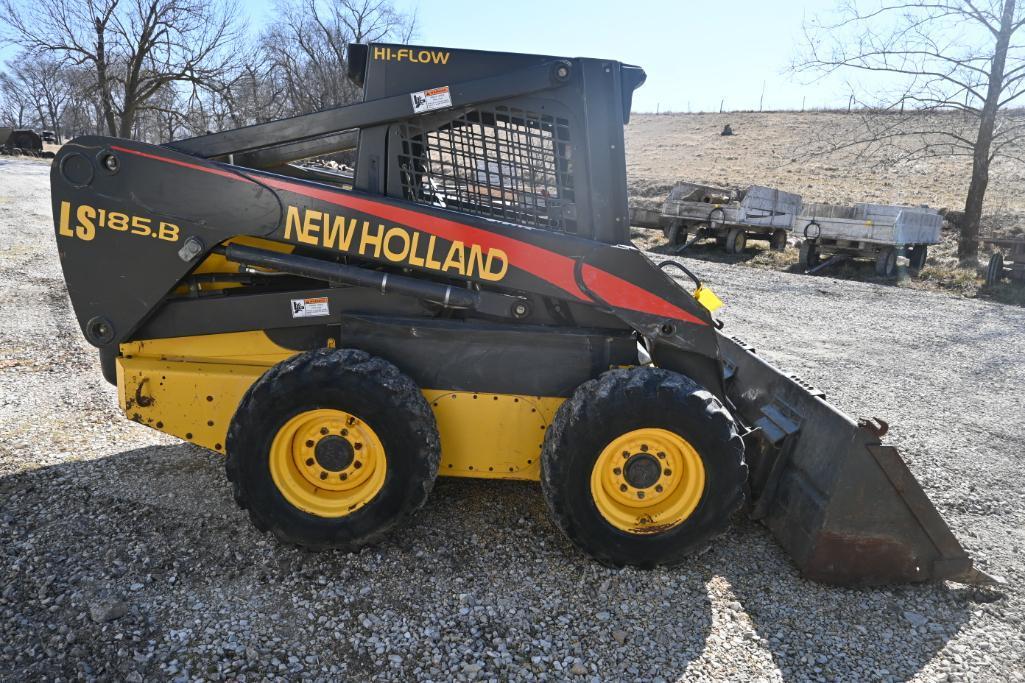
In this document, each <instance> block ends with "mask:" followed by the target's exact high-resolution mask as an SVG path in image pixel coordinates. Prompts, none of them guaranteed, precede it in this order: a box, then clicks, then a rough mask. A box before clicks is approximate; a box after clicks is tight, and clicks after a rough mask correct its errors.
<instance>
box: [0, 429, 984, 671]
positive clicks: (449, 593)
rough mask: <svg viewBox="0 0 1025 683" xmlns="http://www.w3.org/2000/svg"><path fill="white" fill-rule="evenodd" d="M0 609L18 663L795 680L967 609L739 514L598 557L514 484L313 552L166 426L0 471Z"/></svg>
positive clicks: (937, 643)
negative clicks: (262, 526) (687, 559)
mask: <svg viewBox="0 0 1025 683" xmlns="http://www.w3.org/2000/svg"><path fill="white" fill-rule="evenodd" d="M730 593H732V595H730ZM736 602H739V604H740V607H741V608H742V609H740V610H737V609H735V607H731V605H735V603H736ZM742 612H746V613H747V614H748V615H750V618H751V619H752V622H751V623H748V622H747V621H746V617H744V616H743V615H742ZM713 613H715V615H716V616H715V622H716V627H715V633H714V635H713ZM0 614H2V616H3V618H2V620H0V621H2V622H3V623H4V624H6V626H4V627H3V628H4V630H3V638H4V643H3V644H2V645H0V671H2V672H6V673H5V674H4V675H5V676H6V675H10V676H12V677H13V678H16V679H29V678H32V679H35V678H40V677H54V676H58V675H60V676H64V677H71V676H81V675H84V676H87V677H88V676H98V677H101V678H117V679H124V678H125V677H129V676H131V677H135V674H132V672H136V673H137V674H138V675H141V676H142V677H144V678H146V679H150V678H166V677H169V676H172V675H180V674H188V675H191V676H212V675H214V674H217V675H218V676H222V677H233V676H236V675H238V674H239V673H242V672H247V673H249V674H250V675H251V674H252V673H260V674H261V675H263V674H268V673H276V674H277V675H281V676H285V677H287V678H296V679H298V678H302V677H306V676H310V677H317V676H325V677H328V678H334V677H337V676H339V675H342V674H344V675H345V676H347V677H350V678H354V679H367V678H372V677H373V678H396V679H413V678H424V677H433V678H435V679H448V678H451V677H453V676H456V675H459V676H462V677H467V678H474V677H475V676H480V677H485V678H487V677H490V676H495V677H499V678H502V679H518V680H519V679H524V678H530V677H533V676H538V675H541V674H542V673H547V674H548V676H549V677H554V678H567V677H571V676H570V674H571V673H577V674H582V673H583V672H584V671H585V670H586V675H587V676H588V677H590V676H598V677H600V678H601V679H602V680H641V679H647V680H650V679H654V678H659V677H661V678H663V679H667V680H675V679H678V678H681V677H687V676H693V675H704V676H706V677H707V676H711V677H718V676H720V675H725V676H730V677H732V675H731V672H733V673H738V672H737V671H736V670H735V669H736V667H738V666H740V667H741V668H742V667H743V666H745V664H744V662H748V664H747V665H749V666H750V661H752V658H753V659H754V660H758V659H759V658H761V659H762V660H764V661H765V662H766V663H768V660H769V658H770V657H771V660H772V661H773V662H774V663H775V665H776V666H777V667H779V669H780V670H781V671H782V672H783V675H784V678H785V679H788V680H789V679H793V680H804V679H807V678H816V677H818V676H820V675H821V676H823V677H825V678H830V679H832V678H844V677H850V676H851V675H852V673H853V672H855V671H863V673H864V678H865V679H874V678H879V677H885V676H892V677H894V678H898V679H905V678H909V677H911V676H912V675H914V673H915V672H916V671H918V670H919V669H920V668H921V667H922V666H923V665H924V664H925V663H926V662H928V661H929V660H930V659H931V658H932V657H933V656H934V655H935V654H936V652H937V651H938V650H939V649H940V648H941V647H943V644H944V643H945V642H946V640H947V639H948V638H949V637H950V636H951V635H952V634H954V633H956V632H957V631H958V629H960V628H961V626H962V625H963V624H964V623H965V621H966V620H967V618H968V615H969V610H968V606H967V605H966V598H965V597H964V596H963V595H962V594H960V593H958V592H957V591H952V590H948V589H946V588H944V587H942V586H926V587H907V588H899V589H893V590H842V589H834V588H828V587H825V586H818V585H815V584H811V583H808V582H806V581H803V580H801V579H800V578H798V577H797V576H796V575H795V572H794V570H793V568H792V567H791V565H790V564H789V562H788V560H787V559H786V558H785V557H784V556H783V554H782V551H781V550H780V549H779V547H778V546H777V545H776V544H775V543H774V541H772V539H771V537H770V536H769V535H768V532H767V531H766V530H765V529H763V528H762V527H760V526H758V525H756V524H753V523H741V524H740V525H739V527H738V528H737V529H735V530H734V532H732V533H731V534H729V535H728V536H726V537H725V538H724V539H723V540H722V541H721V542H720V543H718V544H717V545H716V546H715V547H714V548H713V549H711V550H710V551H708V552H706V553H704V554H702V555H700V556H698V557H696V558H694V560H693V561H692V562H691V563H688V564H687V565H686V566H684V567H681V568H677V569H674V570H658V571H653V572H643V571H636V570H622V571H617V570H612V569H608V568H605V567H601V566H600V565H598V564H596V563H594V562H592V561H590V560H588V559H587V558H585V557H583V556H582V554H581V553H579V552H578V551H577V550H576V549H575V548H574V547H572V546H571V545H570V544H569V543H568V542H567V541H566V540H565V539H564V538H563V537H562V536H561V534H560V533H559V532H558V531H557V529H556V528H555V527H554V525H553V524H552V523H551V522H550V521H549V519H548V516H547V510H546V508H545V506H544V503H543V501H542V498H541V492H540V489H539V487H537V486H536V485H531V484H526V483H515V482H478V481H466V480H445V479H442V480H439V482H438V484H437V486H436V488H435V491H434V493H433V494H432V496H431V498H430V500H429V502H428V504H427V506H426V507H425V509H424V510H423V511H422V512H421V513H420V514H419V515H417V517H416V518H415V519H414V520H413V521H412V523H411V524H409V525H408V526H406V527H405V528H403V529H400V530H398V531H396V532H395V533H393V534H392V535H391V536H390V537H389V538H388V539H387V540H386V541H385V542H384V543H383V544H382V545H381V546H379V547H376V548H370V549H366V550H364V551H362V552H360V553H358V554H355V555H345V554H341V553H330V552H329V553H308V552H304V551H301V550H297V549H294V548H289V547H284V546H281V545H279V544H278V543H276V542H275V541H273V540H272V539H270V538H268V537H266V536H264V535H262V534H260V533H258V532H257V531H255V530H254V529H253V528H252V527H251V526H250V524H249V522H248V520H247V519H246V517H245V515H244V513H242V512H240V511H239V510H237V509H236V508H235V506H234V503H233V502H232V501H231V498H230V491H229V487H228V485H227V482H226V481H225V479H224V474H223V461H222V460H221V458H220V456H218V455H216V454H213V453H210V452H207V451H204V450H202V449H199V448H196V447H193V446H190V445H187V444H179V445H173V446H154V447H148V448H141V449H137V450H131V451H126V452H124V453H119V454H116V455H112V456H109V457H106V458H101V459H97V460H91V461H82V462H69V463H67V464H62V465H57V466H52V467H46V468H41V469H38V470H34V471H30V472H24V473H17V474H11V475H7V476H5V477H2V478H0ZM119 615H120V616H119ZM916 626H917V628H916ZM710 636H712V638H711V641H710ZM726 643H729V645H728V646H726V645H725V644H726ZM724 647H726V649H723V648H724ZM748 650H750V651H751V653H750V654H748V653H747V651H748ZM556 662H558V665H556ZM573 667H576V668H575V669H574V668H573ZM722 667H727V668H722ZM883 671H885V672H886V673H882V672H883ZM756 674H757V670H755V671H753V673H752V675H753V676H754V677H758V675H756ZM762 674H764V670H763V671H762Z"/></svg>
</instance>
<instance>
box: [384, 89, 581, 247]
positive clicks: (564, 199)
mask: <svg viewBox="0 0 1025 683" xmlns="http://www.w3.org/2000/svg"><path fill="white" fill-rule="evenodd" d="M435 121H436V120H435ZM398 135H399V139H400V141H401V146H400V150H399V153H398V162H399V168H400V175H401V184H402V190H403V194H404V195H405V197H406V198H407V199H411V200H413V201H416V202H419V203H423V204H431V205H434V206H441V207H445V208H449V209H453V210H456V211H461V212H463V213H470V214H475V215H478V216H487V217H489V218H496V219H500V220H505V221H509V222H512V223H519V224H521V225H529V226H531V227H539V228H546V229H549V230H559V231H563V232H576V231H577V212H576V205H575V202H574V190H573V163H572V159H571V145H570V126H569V121H568V119H565V118H560V117H558V116H552V115H548V114H537V113H534V112H531V111H527V110H525V109H518V108H515V107H507V106H494V107H491V108H482V109H477V110H474V111H469V112H465V113H463V114H460V115H459V116H458V117H457V118H454V119H452V118H449V119H447V120H445V121H444V122H443V123H442V124H441V125H437V124H434V125H432V124H431V123H430V121H425V120H423V119H417V120H413V121H408V122H404V123H401V124H399V126H398Z"/></svg>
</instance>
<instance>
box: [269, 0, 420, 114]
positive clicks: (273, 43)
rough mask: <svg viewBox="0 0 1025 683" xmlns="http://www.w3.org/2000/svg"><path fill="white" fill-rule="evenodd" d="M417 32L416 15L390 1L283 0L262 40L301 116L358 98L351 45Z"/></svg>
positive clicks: (402, 38) (275, 72)
mask: <svg viewBox="0 0 1025 683" xmlns="http://www.w3.org/2000/svg"><path fill="white" fill-rule="evenodd" d="M415 31H416V15H415V13H414V14H404V13H402V12H400V11H398V10H396V9H395V7H394V5H393V3H391V2H390V1H389V0H327V1H326V2H325V1H323V0H281V2H279V4H278V5H277V10H276V15H275V18H274V21H273V24H272V26H271V28H269V29H268V30H267V31H266V32H265V33H264V35H263V39H262V44H263V49H264V52H265V53H266V55H267V58H268V60H269V62H270V64H271V65H272V69H273V73H272V77H273V78H274V79H275V80H276V82H277V83H278V85H279V86H280V88H281V90H282V93H283V94H284V96H285V97H286V98H287V100H288V101H289V102H290V103H292V104H293V111H292V112H291V113H294V114H298V113H304V112H311V111H318V110H321V109H327V108H329V107H336V106H339V105H342V104H346V103H348V102H352V101H353V100H355V99H356V97H357V96H358V94H359V92H358V89H357V88H356V87H355V86H354V85H352V84H351V83H350V82H349V80H348V78H347V77H346V75H345V72H346V48H347V46H348V44H349V43H367V42H374V41H384V40H392V41H395V42H408V41H409V40H410V39H411V38H412V36H413V35H414V34H415Z"/></svg>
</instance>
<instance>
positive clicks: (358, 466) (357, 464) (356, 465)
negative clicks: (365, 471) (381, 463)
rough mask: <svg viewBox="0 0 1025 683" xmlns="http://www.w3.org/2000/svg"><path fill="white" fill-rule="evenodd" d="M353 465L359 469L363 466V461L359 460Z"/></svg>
mask: <svg viewBox="0 0 1025 683" xmlns="http://www.w3.org/2000/svg"><path fill="white" fill-rule="evenodd" d="M352 466H353V467H355V468H356V469H359V468H361V467H363V463H361V462H360V461H359V460H357V461H356V462H354V463H352Z"/></svg>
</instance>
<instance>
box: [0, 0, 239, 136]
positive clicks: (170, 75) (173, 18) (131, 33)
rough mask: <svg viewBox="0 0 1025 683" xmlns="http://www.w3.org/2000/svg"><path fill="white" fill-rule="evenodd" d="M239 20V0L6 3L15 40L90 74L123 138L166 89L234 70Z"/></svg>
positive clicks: (3, 14) (111, 126)
mask: <svg viewBox="0 0 1025 683" xmlns="http://www.w3.org/2000/svg"><path fill="white" fill-rule="evenodd" d="M239 16H240V14H239V12H238V8H237V6H236V5H235V4H234V2H233V0H213V1H206V0H33V2H31V3H15V2H14V0H0V22H6V27H5V29H4V31H3V33H4V35H5V36H6V38H7V39H8V40H10V41H11V42H13V43H15V44H17V45H20V46H22V47H24V48H26V49H29V50H32V51H34V52H48V53H52V54H53V55H54V56H55V57H57V58H59V59H62V60H64V61H65V62H67V63H69V64H72V65H76V66H83V65H84V66H88V67H89V68H90V70H91V71H92V73H93V76H94V78H95V84H96V91H95V93H96V96H97V98H98V100H99V103H100V107H101V110H102V115H103V120H104V122H105V124H106V128H107V132H108V133H109V134H110V135H115V136H120V137H129V136H131V134H132V132H133V130H134V127H135V122H136V118H137V116H138V115H139V112H140V111H141V110H142V109H144V107H145V106H146V103H147V102H148V101H149V100H150V99H151V98H153V97H154V96H155V95H156V94H157V93H158V92H159V91H160V90H161V89H162V88H164V87H166V86H168V85H169V84H175V83H193V84H203V83H207V82H211V81H214V80H216V79H217V78H218V77H219V76H220V75H221V74H223V73H224V72H225V71H226V70H227V69H228V68H229V67H230V65H231V63H232V61H233V60H234V50H233V49H232V48H233V47H235V43H236V41H237V40H238V39H239V38H240V36H241V34H242V29H243V28H244V27H243V25H242V24H241V23H240V20H239Z"/></svg>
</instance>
